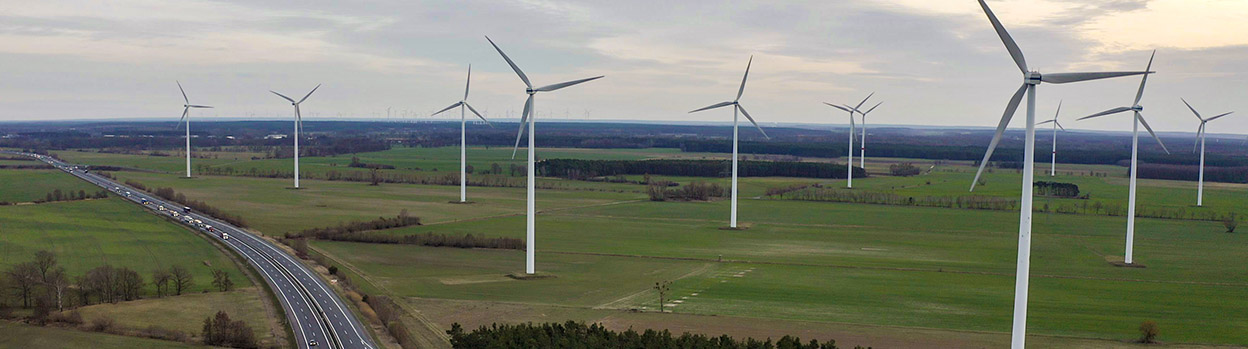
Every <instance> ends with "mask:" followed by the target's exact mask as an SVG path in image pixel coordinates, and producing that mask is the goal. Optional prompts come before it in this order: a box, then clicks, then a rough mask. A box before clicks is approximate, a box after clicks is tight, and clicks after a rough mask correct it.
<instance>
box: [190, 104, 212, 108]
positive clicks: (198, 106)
mask: <svg viewBox="0 0 1248 349" xmlns="http://www.w3.org/2000/svg"><path fill="white" fill-rule="evenodd" d="M187 107H188V108H212V106H210V105H194V104H192V105H188V106H187Z"/></svg>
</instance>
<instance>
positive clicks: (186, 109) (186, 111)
mask: <svg viewBox="0 0 1248 349" xmlns="http://www.w3.org/2000/svg"><path fill="white" fill-rule="evenodd" d="M174 82H175V83H177V84H178V91H181V92H182V101H184V102H186V104H183V105H182V119H180V120H178V124H177V125H175V126H174V129H177V127H178V126H182V125H183V124H184V123H185V125H186V178H191V114H190V113H191V108H212V107H210V106H206V105H194V104H191V99H190V98H187V97H186V90H184V89H182V82H181V81H176V80H175V81H174Z"/></svg>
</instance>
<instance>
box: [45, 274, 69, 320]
mask: <svg viewBox="0 0 1248 349" xmlns="http://www.w3.org/2000/svg"><path fill="white" fill-rule="evenodd" d="M43 286H44V287H47V288H48V294H49V296H51V297H52V299H53V300H54V301H56V311H65V291H67V290H69V276H68V275H66V274H65V268H62V267H57V268H56V269H52V270H51V271H49V272H48V274H47V276H45V277H44V278H43Z"/></svg>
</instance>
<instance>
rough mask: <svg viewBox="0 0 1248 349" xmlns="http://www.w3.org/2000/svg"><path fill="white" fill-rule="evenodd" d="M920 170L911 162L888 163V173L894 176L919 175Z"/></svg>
mask: <svg viewBox="0 0 1248 349" xmlns="http://www.w3.org/2000/svg"><path fill="white" fill-rule="evenodd" d="M919 172H920V170H919V167H918V166H914V164H912V163H909V162H903V163H900V164H892V165H888V173H889V174H892V175H894V176H900V177H909V176H914V175H918V174H919Z"/></svg>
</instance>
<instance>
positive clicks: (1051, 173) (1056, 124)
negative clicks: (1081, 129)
mask: <svg viewBox="0 0 1248 349" xmlns="http://www.w3.org/2000/svg"><path fill="white" fill-rule="evenodd" d="M1061 113H1062V101H1057V112H1056V113H1053V120H1045V121H1041V122H1040V123H1038V124H1036V126H1040V125H1044V124H1049V123H1051V124H1053V156H1052V157H1051V158H1050V159H1049V160H1050V161H1051V163H1049V177H1053V176H1057V129H1058V128H1061V129H1062V131H1066V128H1065V127H1062V123H1060V122H1057V115H1058V114H1061Z"/></svg>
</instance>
